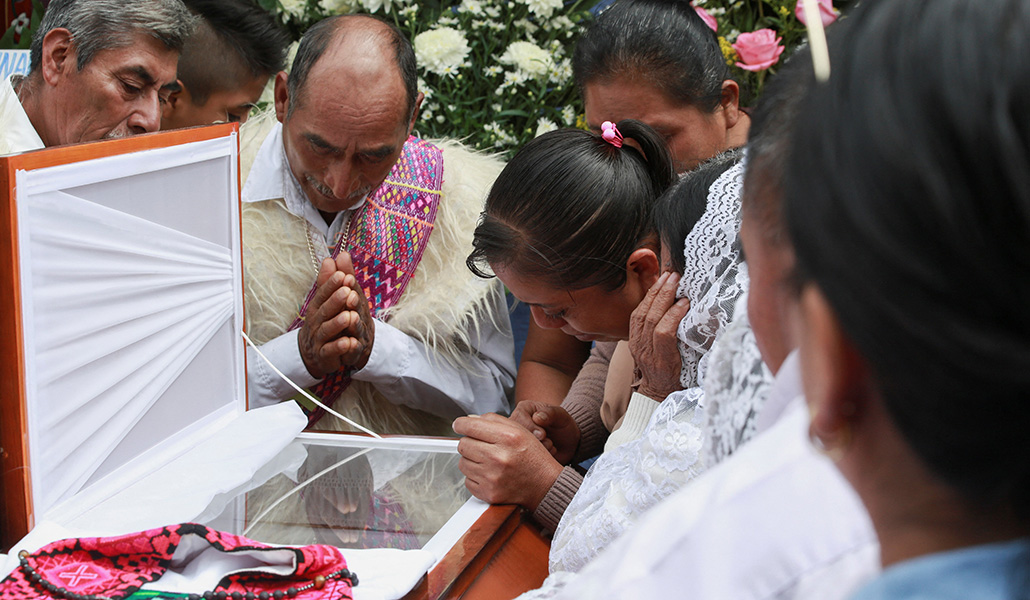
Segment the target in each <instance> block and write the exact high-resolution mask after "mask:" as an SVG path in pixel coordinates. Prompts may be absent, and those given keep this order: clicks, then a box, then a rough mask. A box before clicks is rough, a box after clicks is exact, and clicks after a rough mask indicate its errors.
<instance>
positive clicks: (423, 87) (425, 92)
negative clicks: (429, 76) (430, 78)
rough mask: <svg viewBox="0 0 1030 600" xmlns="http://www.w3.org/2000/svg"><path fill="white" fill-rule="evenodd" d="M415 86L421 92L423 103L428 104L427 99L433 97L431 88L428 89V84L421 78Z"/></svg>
mask: <svg viewBox="0 0 1030 600" xmlns="http://www.w3.org/2000/svg"><path fill="white" fill-rule="evenodd" d="M416 86H417V87H418V91H420V92H422V96H423V101H425V102H428V101H429V99H430V98H432V97H433V88H431V87H429V84H427V83H426V82H425V80H424V79H422V78H421V77H419V78H418V83H417V84H416Z"/></svg>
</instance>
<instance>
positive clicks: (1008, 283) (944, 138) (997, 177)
mask: <svg viewBox="0 0 1030 600" xmlns="http://www.w3.org/2000/svg"><path fill="white" fill-rule="evenodd" d="M837 33H843V35H842V36H841V37H840V38H838V39H837V40H835V42H836V45H831V50H832V51H833V52H832V54H831V57H830V58H831V63H832V69H833V71H832V74H831V75H830V77H829V80H828V81H827V82H825V83H822V84H821V85H817V86H816V87H815V88H814V90H813V91H812V92H811V93H810V94H809V95H808V97H807V98H806V101H805V103H804V105H803V106H802V110H801V113H800V115H801V116H802V117H803V118H799V120H798V122H797V129H796V131H795V141H794V147H793V151H792V155H791V158H790V163H789V171H788V176H787V188H786V195H785V204H786V216H787V220H788V224H789V230H790V237H791V240H792V242H793V245H794V249H795V254H796V257H797V264H798V266H797V273H798V275H797V278H796V279H797V290H798V291H797V294H798V296H799V299H800V318H801V325H800V327H799V334H800V336H799V340H800V345H801V354H800V356H801V369H802V378H803V381H804V388H805V396H806V398H807V401H808V407H809V411H810V414H811V419H810V429H809V432H810V436H811V438H812V440H813V443H814V444H816V445H817V446H819V447H821V448H823V449H824V450H825V452H827V453H828V454H829V455H830V456H831V457H832V458H833V459H834V460H835V462H836V467H837V468H838V469H839V471H840V472H841V474H843V475H844V477H845V478H846V479H847V480H848V481H849V482H850V483H851V485H852V487H853V488H854V489H855V491H856V492H857V493H858V495H859V497H860V498H861V500H862V502H863V504H864V505H865V506H866V508H867V509H868V511H869V515H870V518H871V519H872V522H873V526H874V527H875V529H876V533H877V536H878V537H879V540H880V547H881V555H880V558H881V561H882V563H883V565H884V571H883V574H882V576H881V577H880V578H879V579H878V580H876V581H874V582H873V583H871V584H869V585H868V586H867V587H866V588H863V589H862V590H860V591H859V593H858V594H857V595H856V596H854V598H856V599H862V600H872V599H882V600H894V599H901V598H906V599H923V598H934V599H938V600H939V599H949V598H956V599H957V598H977V599H981V600H995V599H1002V598H1004V599H1010V598H1024V599H1025V598H1028V597H1030V435H1028V434H1027V432H1028V430H1030V311H1028V310H1027V299H1028V298H1030V245H1028V240H1030V2H1026V1H1025V0H933V1H930V0H906V1H905V2H875V3H873V2H870V3H862V5H861V6H859V7H856V9H855V10H854V11H853V12H852V13H851V15H850V17H849V18H848V19H847V20H846V21H845V23H844V28H843V29H842V30H838V31H837ZM899 39H904V40H905V43H904V44H899V43H898V40H899ZM888 90H889V93H888Z"/></svg>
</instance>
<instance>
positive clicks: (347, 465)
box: [206, 440, 469, 550]
mask: <svg viewBox="0 0 1030 600" xmlns="http://www.w3.org/2000/svg"><path fill="white" fill-rule="evenodd" d="M247 489H248V490H249V491H246V492H244V493H242V494H240V495H239V496H237V497H236V498H234V499H233V500H230V501H229V502H228V503H227V505H226V507H225V508H224V510H222V511H221V514H220V515H218V516H217V517H215V518H214V519H210V520H206V522H207V523H208V524H211V525H212V526H218V527H220V528H223V529H227V530H229V531H233V532H235V533H239V534H242V535H244V536H246V537H249V538H251V539H254V540H257V541H261V542H265V543H269V544H296V545H304V544H329V545H332V546H337V547H341V548H399V549H404V550H408V549H414V548H422V547H423V546H424V545H425V544H426V542H428V541H429V539H430V538H432V537H433V535H434V534H436V532H437V531H439V529H440V528H441V527H443V525H444V523H446V522H447V520H448V519H449V518H451V516H452V515H454V513H455V512H456V511H457V510H458V508H460V507H461V505H462V504H464V502H465V501H466V500H467V499H468V498H469V493H468V491H467V490H466V489H465V485H464V477H463V476H462V474H461V472H460V471H459V470H458V455H457V454H456V453H455V452H453V451H420V450H411V449H392V448H391V449H385V448H368V447H364V448H362V447H353V446H342V445H334V444H332V443H331V442H323V441H318V442H315V441H310V440H303V441H297V442H294V443H293V444H291V445H290V446H289V447H287V448H286V450H284V451H283V452H282V453H281V454H280V455H279V456H278V457H277V458H276V459H275V460H274V461H273V462H272V463H271V464H269V465H266V467H265V468H263V469H261V470H260V471H259V472H258V474H257V475H255V477H254V480H253V481H252V482H251V483H250V484H249V485H248V486H247Z"/></svg>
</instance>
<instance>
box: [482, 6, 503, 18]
mask: <svg viewBox="0 0 1030 600" xmlns="http://www.w3.org/2000/svg"><path fill="white" fill-rule="evenodd" d="M483 11H484V12H486V16H488V17H490V18H491V19H496V18H497V17H499V16H501V9H499V8H497V7H496V6H487V7H486V8H484V9H483Z"/></svg>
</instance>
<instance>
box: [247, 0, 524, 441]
mask: <svg viewBox="0 0 1030 600" xmlns="http://www.w3.org/2000/svg"><path fill="white" fill-rule="evenodd" d="M416 80H417V77H416V67H415V54H414V51H413V49H412V47H411V44H410V42H409V41H408V40H407V39H405V38H404V36H403V35H402V34H401V33H400V32H399V31H398V30H397V29H396V28H394V27H393V26H392V25H389V24H387V23H385V22H382V21H379V20H377V19H374V18H371V17H366V16H355V15H351V16H340V17H334V18H330V19H326V20H324V21H321V22H319V23H317V24H316V25H314V26H313V27H312V28H311V29H309V30H308V31H307V33H306V34H305V35H304V38H303V39H302V40H301V43H300V46H299V48H298V50H297V55H296V58H295V59H294V63H293V67H292V70H291V72H290V73H289V74H287V73H286V72H280V73H279V74H278V75H277V76H276V79H275V91H274V101H275V116H276V120H277V121H278V122H276V123H274V124H273V126H272V127H271V131H270V132H269V133H268V134H267V135H264V131H266V130H267V129H268V128H267V127H264V128H262V127H263V124H262V123H263V121H264V122H266V123H267V122H269V121H271V119H264V120H262V119H260V118H255V119H252V120H251V121H250V122H248V123H247V125H246V126H244V128H243V131H242V133H241V136H242V138H243V140H244V142H243V145H244V150H243V151H242V155H243V156H242V161H243V164H244V171H249V172H247V173H246V174H245V177H246V184H245V185H244V188H243V202H244V209H243V223H244V269H245V276H244V284H245V289H246V299H247V320H248V331H249V333H250V336H251V337H252V339H254V341H255V342H256V343H257V344H259V348H260V351H261V353H262V354H264V355H265V356H267V357H268V359H269V361H270V362H271V363H272V364H274V365H276V367H277V368H278V369H279V370H280V371H282V372H283V373H285V374H286V375H288V376H289V377H290V378H291V379H292V380H293V381H295V382H296V383H297V384H299V385H300V386H303V387H305V388H308V390H309V391H311V392H313V393H314V395H315V396H317V397H320V399H321V400H322V402H324V403H325V404H329V405H332V406H333V408H334V409H335V410H337V411H339V412H341V413H343V414H344V415H345V416H347V417H349V418H351V419H353V420H355V421H357V422H359V423H361V424H362V425H364V426H366V427H370V428H372V429H374V430H376V431H378V432H381V433H408V434H429V435H453V433H452V432H451V429H450V423H451V421H452V420H453V419H454V417H456V416H459V415H465V414H478V413H484V412H491V411H506V410H507V409H508V398H509V397H510V395H511V391H512V386H513V382H514V372H515V362H514V358H513V342H512V335H511V327H510V324H509V321H508V316H507V314H506V312H507V310H506V306H505V302H504V295H503V289H502V288H501V286H500V284H499V283H497V282H496V281H490V282H486V281H483V280H479V279H478V278H476V277H474V276H473V275H472V274H471V272H469V270H468V269H467V268H466V267H465V256H467V255H468V253H469V251H471V240H472V231H473V229H475V224H476V221H477V219H478V217H479V213H480V211H481V210H482V204H483V200H484V198H485V196H486V192H487V191H488V189H489V187H490V185H491V184H492V182H493V180H494V178H495V177H496V175H497V173H498V172H499V171H500V167H501V165H500V163H499V161H497V160H496V159H493V158H489V157H485V156H481V155H478V154H475V153H473V152H470V151H468V150H465V149H464V148H462V147H461V146H460V145H458V144H456V143H453V142H452V143H445V142H441V143H438V144H436V145H434V144H431V143H429V142H426V141H423V140H420V139H418V138H415V137H409V136H410V133H411V131H412V129H413V127H414V124H415V121H416V119H417V117H418V109H419V105H420V104H421V102H422V94H420V93H419V92H418V91H417V87H416ZM256 131H259V132H260V133H259V134H257V135H255V133H254V132H256ZM251 137H256V138H257V139H258V140H259V143H260V148H259V149H258V150H256V152H250V150H249V144H248V142H247V140H248V139H250V138H251ZM256 145H257V144H254V146H256ZM248 165H250V166H249V168H248ZM255 354H256V352H255V351H254V350H253V349H252V350H251V355H250V356H248V369H249V376H248V385H249V397H250V406H251V407H256V406H262V405H266V404H270V403H274V402H279V401H283V400H287V399H290V398H293V397H294V396H295V395H296V394H295V391H294V389H293V388H292V387H290V386H289V384H288V383H286V382H285V381H284V380H283V379H282V378H280V377H279V376H278V375H277V374H275V373H274V372H273V370H272V369H271V368H270V367H269V365H268V364H267V363H266V362H265V360H264V359H262V358H260V357H258V356H256V355H255ZM307 402H308V401H307V400H301V404H302V405H304V404H305V403H307ZM306 408H308V409H309V410H310V411H311V412H310V415H309V417H310V424H312V425H313V424H314V423H315V421H316V420H319V418H320V417H321V416H322V410H321V409H319V408H316V407H313V406H310V405H308V406H306ZM317 427H318V428H319V429H326V428H331V429H343V430H347V429H348V428H349V426H347V425H345V424H344V423H343V422H342V421H339V420H338V419H335V418H328V417H327V418H325V419H321V420H320V421H319V422H318V426H317Z"/></svg>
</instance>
